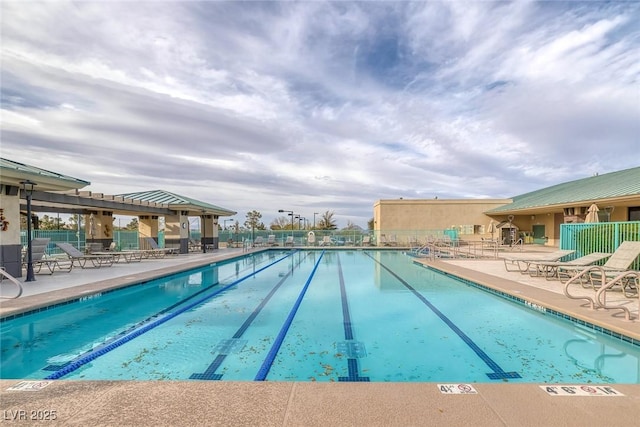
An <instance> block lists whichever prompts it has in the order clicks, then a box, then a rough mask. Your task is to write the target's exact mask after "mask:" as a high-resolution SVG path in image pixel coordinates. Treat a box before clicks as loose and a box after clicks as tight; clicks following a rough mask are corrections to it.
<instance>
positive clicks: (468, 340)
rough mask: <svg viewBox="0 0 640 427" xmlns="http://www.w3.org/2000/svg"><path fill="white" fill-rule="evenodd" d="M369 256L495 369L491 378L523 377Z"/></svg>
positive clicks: (489, 374) (491, 373) (402, 280)
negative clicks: (486, 350) (506, 366)
mask: <svg viewBox="0 0 640 427" xmlns="http://www.w3.org/2000/svg"><path fill="white" fill-rule="evenodd" d="M367 256H369V257H370V258H371V259H372V260H374V261H375V262H376V263H378V264H379V265H380V266H381V267H382V268H384V269H385V270H387V271H388V272H389V274H391V275H392V276H393V277H395V278H396V279H398V280H399V281H400V283H402V284H403V285H404V286H405V287H406V288H407V289H409V290H410V291H411V292H412V293H413V294H414V295H415V296H416V297H417V298H418V299H419V300H420V301H422V302H423V303H424V304H425V305H426V306H427V307H429V308H430V309H431V311H433V312H434V313H435V314H436V315H437V316H438V317H439V318H440V319H441V320H442V321H443V322H444V323H445V324H446V325H447V326H448V327H449V328H450V329H451V330H452V331H453V332H455V333H456V334H457V335H458V336H459V337H460V338H461V339H462V341H464V343H465V344H467V345H468V346H469V347H470V348H471V350H473V351H474V352H475V353H476V354H477V355H478V357H480V359H482V361H483V362H484V363H486V365H487V366H488V367H489V368H490V369H491V370H493V372H490V373H488V374H486V375H487V376H488V377H489V378H490V379H492V380H501V379H507V378H522V377H521V376H520V374H518V373H517V372H505V371H504V370H503V369H502V368H501V367H500V366H499V365H498V364H497V363H496V362H495V361H494V360H493V359H491V358H490V357H489V355H487V353H485V352H484V351H483V350H482V349H481V348H480V347H479V346H478V345H477V344H476V343H475V342H473V340H472V339H471V338H469V337H468V336H467V334H465V333H464V332H462V330H461V329H460V328H458V327H457V326H456V325H455V323H453V322H452V321H451V320H450V319H449V318H448V317H447V316H446V315H445V314H444V313H442V312H441V311H440V310H438V309H437V307H436V306H435V305H433V304H431V302H430V301H429V300H428V299H427V298H425V297H424V295H422V294H421V293H420V292H418V291H417V290H416V289H415V288H414V287H413V286H411V285H410V284H409V283H407V282H406V281H405V280H404V279H403V278H402V277H400V276H399V275H397V274H396V273H395V272H393V271H392V270H391V269H390V268H389V267H387V266H386V265H384V264H383V263H381V262H379V261H378V260H376V259H375V258H373V257H372V256H371V255H369V254H367Z"/></svg>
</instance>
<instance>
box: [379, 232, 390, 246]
mask: <svg viewBox="0 0 640 427" xmlns="http://www.w3.org/2000/svg"><path fill="white" fill-rule="evenodd" d="M380 244H381V245H382V246H389V241H388V240H387V236H386V235H385V234H381V235H380Z"/></svg>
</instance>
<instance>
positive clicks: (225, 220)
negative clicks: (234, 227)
mask: <svg viewBox="0 0 640 427" xmlns="http://www.w3.org/2000/svg"><path fill="white" fill-rule="evenodd" d="M227 221H231V222H233V221H234V219H233V218H229V219H223V220H222V225H223V227H224V229H225V230H226V229H227Z"/></svg>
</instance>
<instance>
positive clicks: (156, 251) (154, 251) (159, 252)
mask: <svg viewBox="0 0 640 427" xmlns="http://www.w3.org/2000/svg"><path fill="white" fill-rule="evenodd" d="M144 240H145V241H146V242H147V244H148V245H149V247H150V248H151V249H147V251H148V252H149V254H150V255H152V256H155V257H158V256H164V255H166V254H171V255H177V254H178V251H177V249H175V248H161V247H160V246H158V242H156V241H155V239H154V238H153V237H145V238H144Z"/></svg>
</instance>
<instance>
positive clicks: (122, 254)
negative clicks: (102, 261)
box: [89, 242, 144, 264]
mask: <svg viewBox="0 0 640 427" xmlns="http://www.w3.org/2000/svg"><path fill="white" fill-rule="evenodd" d="M96 248H98V249H97V250H95V249H96ZM115 248H116V242H111V244H110V245H109V249H108V250H101V249H102V245H101V244H100V243H97V244H92V245H91V246H89V254H91V255H111V256H112V257H113V262H120V261H124V262H126V263H127V264H128V263H130V262H140V261H142V257H143V256H144V251H133V250H131V251H116V250H115Z"/></svg>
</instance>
